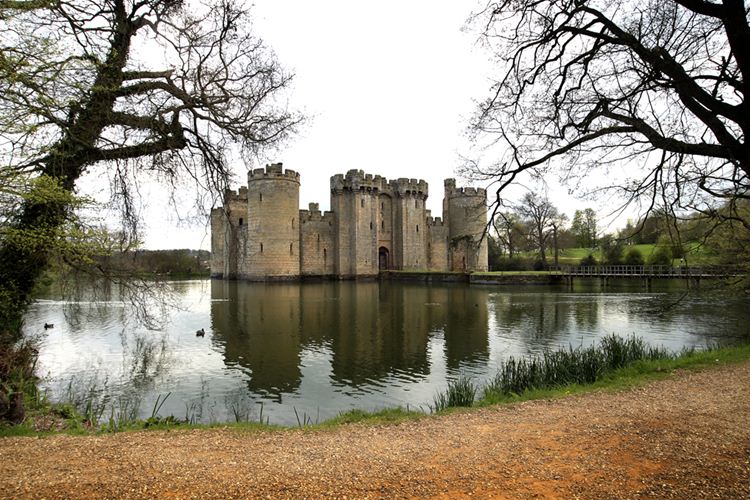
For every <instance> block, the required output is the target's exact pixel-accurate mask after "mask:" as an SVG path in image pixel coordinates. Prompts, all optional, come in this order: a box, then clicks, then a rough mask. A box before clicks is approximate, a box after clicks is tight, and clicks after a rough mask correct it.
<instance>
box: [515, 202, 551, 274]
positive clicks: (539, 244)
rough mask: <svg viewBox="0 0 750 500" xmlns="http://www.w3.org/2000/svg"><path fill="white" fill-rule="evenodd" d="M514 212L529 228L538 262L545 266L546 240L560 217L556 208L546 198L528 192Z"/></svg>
mask: <svg viewBox="0 0 750 500" xmlns="http://www.w3.org/2000/svg"><path fill="white" fill-rule="evenodd" d="M516 212H517V213H518V215H519V216H521V218H522V219H523V220H524V221H525V222H526V223H527V224H528V226H529V227H530V228H531V234H530V236H531V237H532V240H533V241H534V245H535V246H536V248H537V249H538V251H539V260H540V261H541V263H542V265H546V264H547V255H546V246H547V240H548V239H549V237H550V235H551V234H552V232H551V231H550V230H551V229H553V228H554V227H556V225H559V224H560V222H559V220H560V215H559V213H558V211H557V208H555V206H554V205H553V204H552V203H551V202H550V201H549V200H548V199H547V197H546V196H539V195H538V194H536V193H532V192H528V193H526V194H525V195H524V196H523V198H522V199H521V202H520V203H519V204H518V205H517V206H516ZM555 259H557V257H555Z"/></svg>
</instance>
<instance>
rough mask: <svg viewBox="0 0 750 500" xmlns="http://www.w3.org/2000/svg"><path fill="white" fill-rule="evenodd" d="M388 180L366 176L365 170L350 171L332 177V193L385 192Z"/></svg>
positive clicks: (377, 176) (376, 176) (370, 175)
mask: <svg viewBox="0 0 750 500" xmlns="http://www.w3.org/2000/svg"><path fill="white" fill-rule="evenodd" d="M387 188H388V180H387V179H386V178H385V177H382V176H380V175H372V174H366V173H365V172H364V171H363V170H349V171H348V172H347V173H346V174H345V175H344V174H336V175H334V176H332V177H331V190H332V191H338V192H340V191H344V190H347V191H362V190H365V191H385V190H386V189H387Z"/></svg>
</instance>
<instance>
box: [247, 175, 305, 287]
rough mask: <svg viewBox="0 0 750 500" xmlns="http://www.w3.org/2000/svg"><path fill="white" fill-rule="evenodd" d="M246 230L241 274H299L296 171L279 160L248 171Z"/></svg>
mask: <svg viewBox="0 0 750 500" xmlns="http://www.w3.org/2000/svg"><path fill="white" fill-rule="evenodd" d="M247 232H248V234H249V235H250V236H249V238H248V243H247V250H246V252H245V255H246V260H245V265H244V266H243V268H242V276H243V277H246V278H248V279H265V278H266V277H278V278H284V277H290V278H296V277H298V276H299V275H300V238H299V235H300V222H299V174H298V173H296V172H295V171H293V170H286V171H284V170H283V168H282V165H281V164H280V163H277V164H273V165H269V166H267V167H266V168H265V169H263V168H258V169H255V170H251V171H250V172H248V175H247Z"/></svg>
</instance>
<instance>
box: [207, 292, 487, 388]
mask: <svg viewBox="0 0 750 500" xmlns="http://www.w3.org/2000/svg"><path fill="white" fill-rule="evenodd" d="M211 298H212V303H211V322H212V328H213V331H214V336H213V339H214V342H217V343H219V344H223V345H222V346H220V349H219V350H221V351H223V352H224V357H225V362H226V363H227V364H228V365H235V366H240V367H243V368H244V369H246V370H247V371H249V372H250V377H249V382H248V385H249V389H250V390H251V391H253V392H255V393H259V392H260V393H266V394H273V395H278V394H280V393H288V392H293V391H295V390H296V389H298V388H299V386H300V383H301V380H302V370H301V365H302V359H301V355H302V352H303V350H312V351H318V352H327V353H329V354H328V355H329V356H330V360H329V362H330V366H331V378H332V383H334V384H341V385H348V386H354V387H356V386H358V385H360V384H369V383H377V381H379V380H382V379H383V378H385V377H388V376H389V375H392V374H393V373H398V372H409V373H410V374H411V376H417V377H418V376H419V375H420V374H421V375H427V374H428V373H429V370H430V364H429V360H428V356H429V349H428V343H429V340H430V337H431V336H432V335H442V336H443V338H444V351H445V352H444V353H443V354H442V355H443V356H444V358H445V363H446V365H447V366H448V367H449V368H457V367H458V366H459V364H460V363H462V362H467V361H469V362H471V361H480V360H486V358H487V356H488V336H487V331H488V317H487V297H486V291H482V290H481V289H475V288H470V287H468V286H464V285H456V286H440V287H428V286H424V285H409V284H398V285H391V284H389V283H377V282H369V283H363V282H325V283H306V284H302V285H300V284H296V283H295V284H284V283H267V284H247V283H242V282H233V281H220V280H213V281H212V283H211ZM217 347H218V346H217Z"/></svg>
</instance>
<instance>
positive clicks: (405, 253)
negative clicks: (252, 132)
mask: <svg viewBox="0 0 750 500" xmlns="http://www.w3.org/2000/svg"><path fill="white" fill-rule="evenodd" d="M299 186H300V179H299V174H298V173H297V172H295V171H293V170H288V169H287V170H284V169H283V167H282V164H281V163H276V164H272V165H267V166H266V168H258V169H254V170H251V171H249V172H248V174H247V187H241V188H240V189H239V190H238V191H232V190H228V191H227V192H226V194H225V197H224V206H223V207H220V208H215V209H214V210H212V212H211V275H212V276H213V277H217V278H224V279H246V280H253V281H266V280H283V279H288V280H289V279H300V278H312V277H328V278H335V279H347V278H359V277H373V276H376V275H377V274H378V272H379V271H381V270H391V269H393V270H407V271H426V270H429V271H462V272H472V271H486V270H487V239H486V238H485V237H484V236H483V235H484V230H485V226H486V224H487V209H486V199H487V194H486V193H485V190H484V189H479V188H457V187H456V181H455V180H454V179H446V180H445V196H444V198H443V217H442V218H440V217H432V215H431V214H430V211H429V210H427V209H426V208H425V202H426V200H427V195H428V191H427V183H426V182H425V181H423V180H416V179H396V180H388V179H385V178H384V177H381V176H379V175H375V176H373V175H370V174H365V173H364V172H363V171H361V170H350V171H349V172H347V173H346V175H343V174H337V175H334V176H333V177H331V211H330V212H322V213H321V211H320V209H319V208H318V207H319V206H318V204H317V203H310V206H309V208H308V209H307V210H300V209H299Z"/></svg>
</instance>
